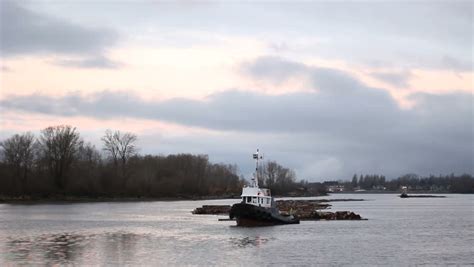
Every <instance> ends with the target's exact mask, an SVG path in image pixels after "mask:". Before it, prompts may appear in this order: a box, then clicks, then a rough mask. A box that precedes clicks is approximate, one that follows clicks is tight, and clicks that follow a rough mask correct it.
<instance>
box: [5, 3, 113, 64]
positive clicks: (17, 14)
mask: <svg viewBox="0 0 474 267" xmlns="http://www.w3.org/2000/svg"><path fill="white" fill-rule="evenodd" d="M0 5H1V8H0V18H1V23H0V32H1V38H0V39H1V46H0V52H1V54H2V57H10V56H18V55H32V54H33V55H34V54H63V55H64V54H65V55H76V56H88V57H90V55H96V56H97V58H98V59H100V62H99V61H98V60H97V59H95V61H91V60H88V61H84V62H76V63H77V64H75V65H76V66H79V67H81V66H85V67H90V66H92V65H94V66H97V67H102V66H105V67H110V64H113V63H112V62H111V61H109V60H108V59H107V58H105V57H104V56H103V54H104V53H105V51H106V50H107V48H108V47H110V46H112V45H114V44H115V43H116V42H117V39H118V34H117V33H116V32H114V31H113V30H111V29H105V28H88V27H84V26H81V25H76V24H74V23H71V22H69V21H66V20H64V19H60V18H55V17H52V16H48V15H43V14H39V13H35V12H34V11H31V10H29V9H27V8H24V7H23V6H21V5H19V4H18V3H17V2H14V1H9V0H7V1H2V2H1V4H0ZM66 63H67V62H63V63H62V64H63V65H64V64H66ZM69 63H74V62H69Z"/></svg>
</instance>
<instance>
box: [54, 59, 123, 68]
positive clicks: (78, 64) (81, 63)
mask: <svg viewBox="0 0 474 267" xmlns="http://www.w3.org/2000/svg"><path fill="white" fill-rule="evenodd" d="M54 63H55V64H56V65H59V66H63V67H71V68H103V69H116V68H120V67H121V66H122V64H121V63H119V62H115V61H112V60H110V59H108V58H106V57H103V56H96V57H91V58H84V59H62V60H57V61H55V62H54Z"/></svg>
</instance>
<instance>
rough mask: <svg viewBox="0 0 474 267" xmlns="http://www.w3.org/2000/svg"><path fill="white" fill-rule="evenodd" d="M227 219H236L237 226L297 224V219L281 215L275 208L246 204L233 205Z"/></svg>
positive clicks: (298, 221)
mask: <svg viewBox="0 0 474 267" xmlns="http://www.w3.org/2000/svg"><path fill="white" fill-rule="evenodd" d="M229 218H231V219H234V218H235V219H236V221H237V225H238V226H268V225H278V224H297V223H300V220H299V219H298V218H294V217H293V216H284V215H281V214H280V213H279V212H278V210H277V209H276V208H264V207H257V206H254V205H249V204H246V203H238V204H234V205H233V206H232V208H231V209H230V213H229Z"/></svg>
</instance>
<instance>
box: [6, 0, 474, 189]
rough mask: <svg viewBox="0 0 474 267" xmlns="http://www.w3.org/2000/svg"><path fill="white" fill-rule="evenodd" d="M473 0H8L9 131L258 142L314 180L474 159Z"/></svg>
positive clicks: (188, 149) (159, 145) (168, 146)
mask: <svg viewBox="0 0 474 267" xmlns="http://www.w3.org/2000/svg"><path fill="white" fill-rule="evenodd" d="M473 12H474V3H473V2H472V1H456V0H454V1H402V0H400V1H375V0H372V1H328V2H326V1H304V2H299V1H296V2H295V1H275V2H273V1H261V2H248V1H173V2H171V1H126V0H121V1H119V0H110V1H107V0H102V1H78V0H77V1H76V0H67V1H59V0H25V1H21V0H20V1H10V0H1V1H0V29H1V36H0V64H1V65H0V67H1V69H0V139H5V138H8V137H9V136H11V135H12V134H15V133H22V132H26V131H31V132H33V133H35V134H39V130H41V129H43V128H45V127H48V126H51V125H60V124H68V125H72V126H75V127H77V129H78V131H79V132H80V134H81V136H82V137H83V138H84V139H85V141H88V142H91V143H92V144H94V145H96V147H97V148H98V149H100V148H101V146H102V145H101V142H100V138H101V136H103V135H104V132H105V130H106V129H112V130H120V131H124V132H133V133H135V134H136V135H137V136H138V146H139V148H140V153H141V154H160V155H168V154H172V153H193V154H207V155H209V159H210V160H211V161H212V162H219V163H227V164H237V165H238V167H239V172H240V174H242V175H244V176H249V175H250V173H251V172H252V169H253V168H254V162H253V161H252V157H251V155H252V153H253V152H254V151H255V150H256V149H257V148H259V149H260V151H262V152H263V154H264V158H265V159H266V160H274V161H277V162H278V163H280V164H281V165H283V166H285V167H289V168H291V169H293V170H294V171H295V172H296V175H297V178H298V179H305V180H308V181H324V180H339V179H342V180H348V179H350V178H351V177H352V175H353V174H383V175H385V176H387V177H388V178H396V177H398V176H401V175H404V174H407V173H416V174H419V175H430V174H433V175H440V174H443V175H444V174H451V173H454V174H463V173H468V174H474V167H473V166H474V117H473V114H474V113H473V106H474V105H473V99H474V98H473V88H474V82H473V80H474V72H473V33H474V26H473V25H474V20H473Z"/></svg>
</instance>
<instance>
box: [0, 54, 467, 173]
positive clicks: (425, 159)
mask: <svg viewBox="0 0 474 267" xmlns="http://www.w3.org/2000/svg"><path fill="white" fill-rule="evenodd" d="M242 71H244V72H246V73H247V74H249V75H251V76H253V78H254V79H265V80H271V81H274V82H282V81H284V80H285V79H290V78H291V77H292V76H294V75H298V76H304V77H306V78H307V79H308V81H309V83H308V86H309V87H310V89H311V90H312V91H310V92H305V93H289V94H283V95H267V94H262V93H256V92H251V91H241V90H227V91H223V92H220V93H215V94H212V95H210V96H208V97H207V98H206V99H205V100H192V99H186V98H174V99H170V100H166V101H158V102H154V101H146V100H143V99H141V98H140V97H138V96H136V95H134V94H131V93H124V92H113V91H103V92H100V93H96V94H92V95H86V96H85V95H81V94H78V93H75V94H69V95H67V96H64V97H52V96H47V95H41V94H36V95H29V96H11V97H8V98H6V99H4V100H2V101H1V102H0V105H1V107H2V108H3V109H4V110H8V111H21V112H30V113H42V114H48V115H58V116H66V117H67V116H87V117H93V118H97V119H114V118H120V117H129V118H137V119H153V120H159V121H166V122H172V123H177V124H181V125H185V126H194V127H201V128H206V129H213V130H217V131H219V132H223V133H229V135H226V137H225V138H222V139H219V138H217V140H209V141H208V142H209V143H213V142H214V143H216V144H218V141H219V142H221V143H220V144H218V145H220V146H221V147H222V150H224V147H225V146H226V144H229V143H245V141H244V140H247V141H250V140H248V138H244V137H240V136H239V133H240V134H245V135H251V136H252V138H250V139H256V140H258V139H261V141H262V142H266V143H267V146H270V147H271V146H274V148H271V150H274V153H275V155H278V157H280V159H281V160H282V161H284V162H289V163H290V164H291V165H292V166H293V167H295V168H297V170H298V172H299V173H300V174H301V175H303V176H304V177H301V178H309V179H315V178H318V177H320V176H321V175H325V176H328V177H329V178H340V177H343V178H345V177H348V176H349V175H351V173H354V172H369V171H373V172H380V173H385V174H388V175H393V176H396V175H400V174H403V172H417V173H422V174H430V173H434V174H438V173H445V172H446V171H447V170H449V172H451V171H452V172H457V173H462V172H468V173H473V167H472V166H473V147H474V140H473V117H472V114H473V105H472V103H473V96H472V94H466V93H453V94H446V95H432V94H425V93H423V94H421V93H419V94H416V95H412V96H411V100H413V101H415V102H416V105H415V106H414V107H413V108H412V109H409V110H404V109H401V108H400V107H399V106H398V105H397V104H396V102H395V101H394V100H393V99H392V97H391V96H390V95H389V94H388V93H387V92H386V91H384V90H381V89H377V88H370V87H367V86H366V85H364V84H363V83H361V82H360V81H358V80H356V79H355V78H353V77H351V76H350V75H348V74H347V73H344V72H341V71H338V70H335V69H327V68H316V67H311V66H307V65H304V64H301V63H297V62H291V61H286V60H283V59H280V58H274V57H270V58H268V57H264V58H259V59H257V60H255V61H253V62H248V63H246V64H244V65H243V66H242ZM180 138H181V139H183V140H181V141H180V142H177V143H182V144H187V145H186V146H187V147H188V148H189V149H190V150H193V148H192V145H191V144H193V143H194V144H195V143H196V140H197V139H196V138H198V139H199V140H202V142H205V141H204V140H206V139H209V138H211V137H205V136H200V137H192V136H188V137H180ZM212 138H214V137H212ZM193 140H194V141H193ZM168 141H169V142H172V143H173V142H176V140H175V141H172V140H168ZM186 146H183V151H186V150H187V149H186ZM201 147H202V145H201ZM194 149H196V148H194ZM222 150H221V151H222ZM288 151H292V153H288ZM295 155H301V158H298V159H297V160H295V159H294V158H293V157H294V156H295Z"/></svg>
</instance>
